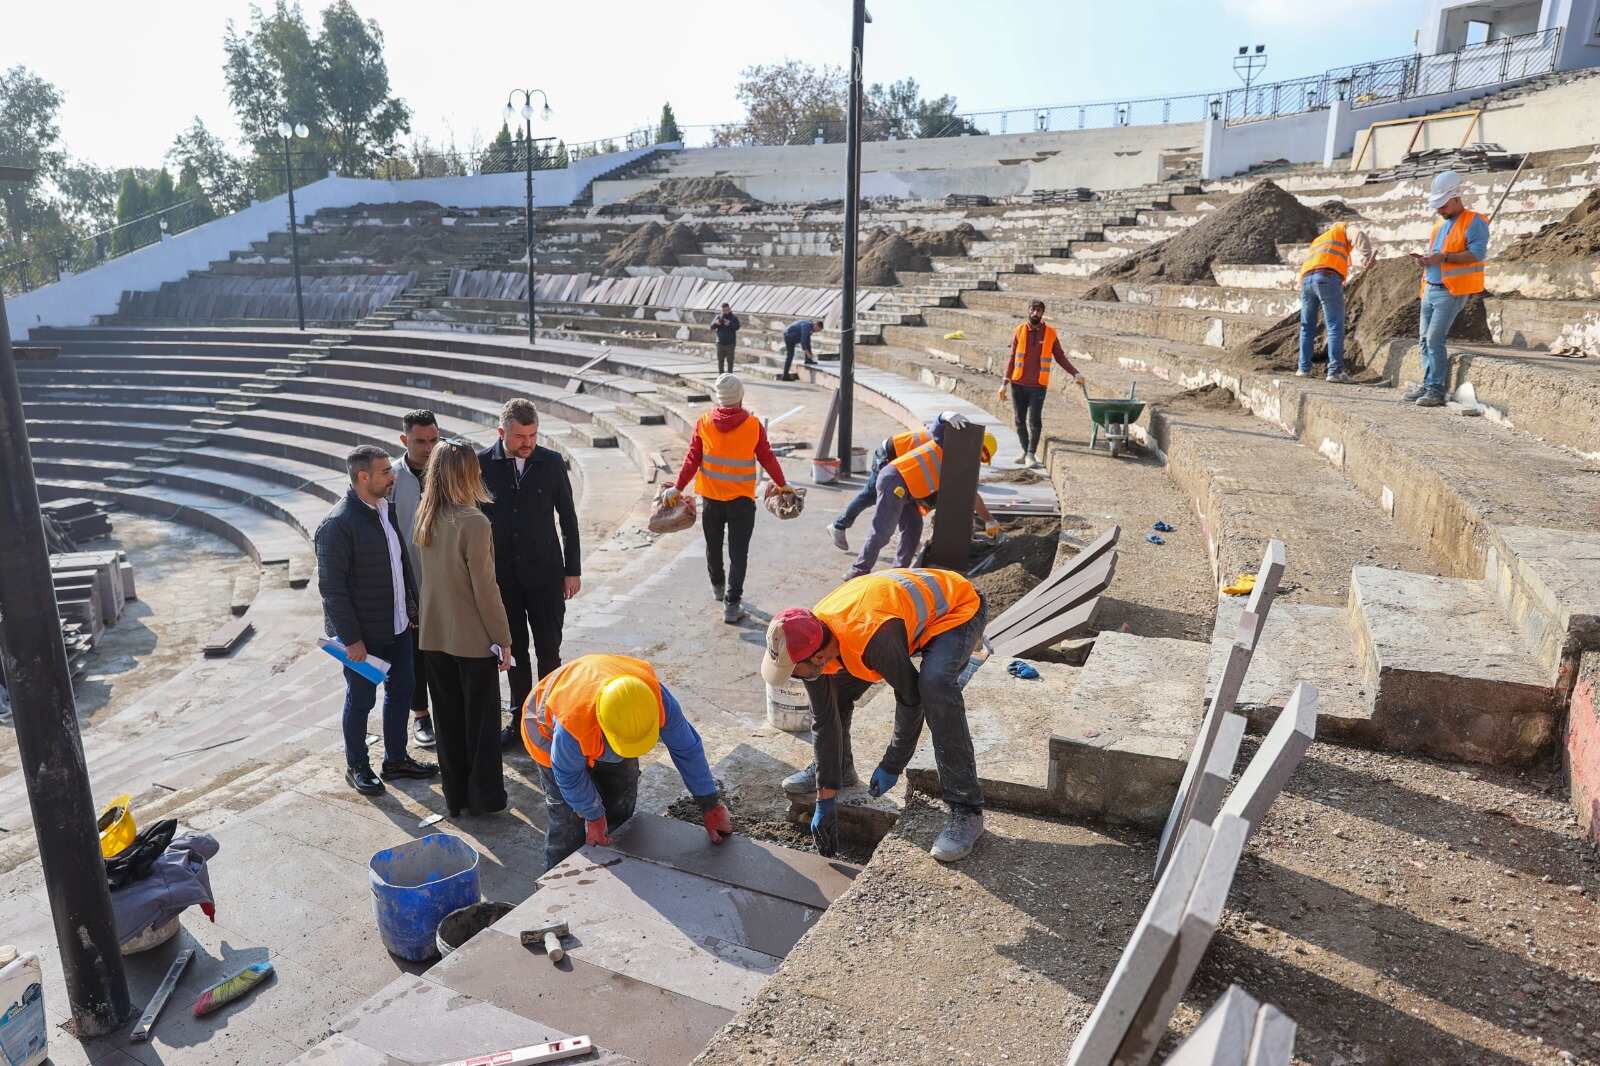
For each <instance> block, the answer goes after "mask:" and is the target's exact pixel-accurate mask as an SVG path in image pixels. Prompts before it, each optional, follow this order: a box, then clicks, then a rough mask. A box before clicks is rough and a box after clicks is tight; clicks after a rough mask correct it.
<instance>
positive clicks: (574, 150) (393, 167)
mask: <svg viewBox="0 0 1600 1066" xmlns="http://www.w3.org/2000/svg"><path fill="white" fill-rule="evenodd" d="M655 141H656V137H655V130H653V129H646V128H640V129H636V130H629V131H628V132H627V133H624V134H622V135H620V136H617V137H597V138H595V139H594V140H591V141H581V142H579V143H576V144H566V143H564V142H561V141H558V140H557V139H556V138H554V137H535V138H534V139H533V152H532V155H533V158H532V160H531V162H532V163H533V169H534V170H535V171H541V170H561V169H563V168H565V167H566V166H568V165H569V164H570V163H571V162H573V161H575V160H579V159H587V158H589V157H590V156H596V155H609V154H610V153H612V152H625V151H631V150H633V149H635V148H648V147H649V146H651V145H652V144H654V143H655ZM528 156H529V152H528V147H527V145H526V143H525V142H520V141H513V142H512V143H511V144H509V145H507V144H491V145H489V147H487V148H483V149H480V150H478V151H470V150H469V151H448V152H396V153H394V154H393V155H390V156H388V157H386V158H384V159H380V160H378V161H377V162H375V163H373V164H372V166H371V167H370V168H369V169H368V170H367V171H366V173H365V174H362V175H357V176H360V177H371V178H381V179H384V180H387V181H407V180H410V179H413V178H465V177H472V176H475V175H478V174H508V173H514V174H522V173H526V172H527V169H528V163H529V162H530V160H529V158H528Z"/></svg>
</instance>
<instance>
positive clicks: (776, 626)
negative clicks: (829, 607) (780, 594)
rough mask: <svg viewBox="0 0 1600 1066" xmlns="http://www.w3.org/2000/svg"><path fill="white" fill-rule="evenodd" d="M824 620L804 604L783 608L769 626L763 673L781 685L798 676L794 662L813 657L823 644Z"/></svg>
mask: <svg viewBox="0 0 1600 1066" xmlns="http://www.w3.org/2000/svg"><path fill="white" fill-rule="evenodd" d="M822 632H823V631H822V623H821V622H819V621H818V620H817V616H816V615H814V614H812V613H811V612H810V611H808V610H806V609H805V608H803V607H790V608H788V609H787V610H783V611H779V612H778V613H777V614H776V615H774V616H773V619H772V622H771V624H769V625H768V626H767V656H766V659H765V660H764V661H763V662H762V664H761V676H762V677H763V678H764V679H765V680H766V681H767V683H768V684H772V685H777V684H782V683H783V682H784V681H787V680H788V679H789V678H790V677H792V676H794V664H795V663H797V662H799V661H800V660H802V659H809V658H811V656H813V655H815V654H816V653H817V651H818V649H820V648H821V647H822V639H823V638H822Z"/></svg>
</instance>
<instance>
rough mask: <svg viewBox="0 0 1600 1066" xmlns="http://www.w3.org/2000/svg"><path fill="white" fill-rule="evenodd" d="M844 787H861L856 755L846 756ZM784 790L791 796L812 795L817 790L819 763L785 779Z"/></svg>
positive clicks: (797, 771)
mask: <svg viewBox="0 0 1600 1066" xmlns="http://www.w3.org/2000/svg"><path fill="white" fill-rule="evenodd" d="M844 787H845V788H859V787H861V778H859V777H857V776H856V760H855V756H854V755H848V754H847V755H846V756H845V757H844ZM783 791H784V792H785V793H787V794H788V795H790V796H810V795H812V794H814V793H815V792H816V791H817V764H816V763H812V764H811V765H809V766H807V767H806V768H805V769H804V770H796V771H795V772H794V773H792V774H790V775H789V776H788V777H786V778H784V779H783Z"/></svg>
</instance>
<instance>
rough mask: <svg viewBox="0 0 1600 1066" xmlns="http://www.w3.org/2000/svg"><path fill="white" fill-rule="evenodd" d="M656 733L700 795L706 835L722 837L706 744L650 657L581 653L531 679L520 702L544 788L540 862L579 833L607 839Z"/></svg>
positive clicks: (570, 846)
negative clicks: (528, 690) (531, 684)
mask: <svg viewBox="0 0 1600 1066" xmlns="http://www.w3.org/2000/svg"><path fill="white" fill-rule="evenodd" d="M657 740H660V741H661V742H662V743H664V744H665V745H666V746H667V751H668V752H669V753H670V754H671V755H672V762H673V765H675V766H676V767H677V768H678V774H679V775H680V776H681V777H682V778H683V783H684V785H686V786H687V787H688V789H689V792H690V794H691V795H693V796H694V798H695V802H696V803H698V804H699V805H700V820H701V821H702V822H703V823H704V824H705V827H706V834H707V835H708V836H709V837H710V838H711V843H713V844H720V843H722V842H723V841H724V840H726V839H727V838H728V834H730V833H732V832H733V819H732V817H731V816H730V815H729V814H728V808H727V806H726V805H725V804H724V803H723V802H722V797H721V796H720V795H719V794H718V792H717V782H716V780H715V779H714V778H713V777H712V776H711V767H710V766H708V765H707V764H706V750H705V746H704V745H703V744H701V742H700V734H699V733H696V732H695V729H694V726H692V725H690V724H689V720H688V719H687V718H685V717H684V716H683V709H682V708H681V707H679V706H678V701H677V700H676V699H674V698H673V695H672V693H671V692H669V691H667V687H666V686H665V685H663V684H662V683H661V680H660V679H659V678H658V677H656V672H655V669H654V668H653V667H652V666H651V665H650V664H649V663H647V662H645V661H644V660H642V659H631V658H629V657H628V656H625V655H585V656H583V657H582V658H578V659H574V660H572V661H571V662H569V663H566V664H564V665H562V666H560V667H558V668H556V669H555V670H554V671H553V672H551V673H549V674H546V675H545V676H544V677H542V678H540V679H539V684H538V685H537V686H536V687H535V688H534V690H533V692H531V693H530V694H529V695H528V705H527V706H526V707H524V708H523V714H522V743H523V744H524V746H526V747H527V749H528V754H529V755H531V756H533V759H534V761H535V762H537V763H538V764H539V781H540V785H541V787H542V788H543V789H544V802H545V815H546V819H545V830H544V861H545V868H546V869H549V868H550V867H552V866H555V865H556V864H557V863H559V862H560V861H561V860H562V859H565V858H566V857H567V856H568V855H571V854H572V853H573V852H575V851H577V850H578V849H579V848H580V847H582V846H583V845H584V844H586V843H588V844H609V843H611V837H610V831H611V830H612V829H613V828H615V827H616V826H619V825H621V824H622V823H623V822H626V821H627V820H628V819H629V818H631V817H633V808H634V804H635V803H637V802H638V799H639V757H640V756H641V755H644V754H645V753H646V752H648V751H650V749H652V748H654V747H655V746H656V741H657Z"/></svg>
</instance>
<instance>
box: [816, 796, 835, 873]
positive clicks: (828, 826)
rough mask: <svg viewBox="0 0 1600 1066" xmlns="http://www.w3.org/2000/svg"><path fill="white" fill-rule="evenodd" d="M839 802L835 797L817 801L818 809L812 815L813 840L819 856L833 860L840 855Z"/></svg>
mask: <svg viewBox="0 0 1600 1066" xmlns="http://www.w3.org/2000/svg"><path fill="white" fill-rule="evenodd" d="M838 803H839V801H838V800H837V799H835V798H833V797H831V796H830V797H829V798H827V799H819V800H817V809H816V810H815V811H813V812H812V813H811V839H812V840H814V841H815V842H816V845H817V854H818V855H821V856H823V857H824V858H832V857H833V856H835V855H837V854H839V811H838V809H837V808H838Z"/></svg>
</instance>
